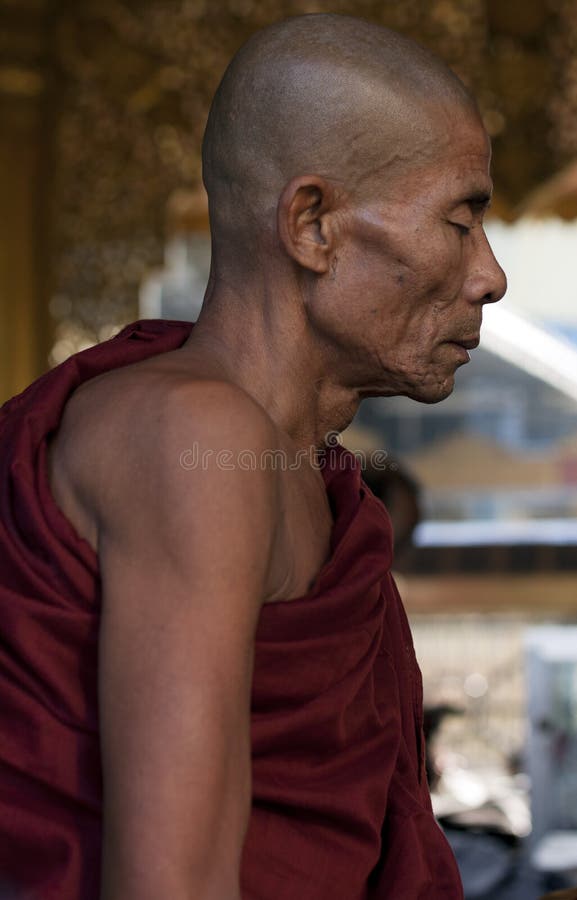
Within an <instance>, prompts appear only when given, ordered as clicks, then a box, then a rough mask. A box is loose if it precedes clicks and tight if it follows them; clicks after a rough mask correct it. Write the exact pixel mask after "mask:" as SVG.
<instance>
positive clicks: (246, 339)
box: [183, 278, 360, 450]
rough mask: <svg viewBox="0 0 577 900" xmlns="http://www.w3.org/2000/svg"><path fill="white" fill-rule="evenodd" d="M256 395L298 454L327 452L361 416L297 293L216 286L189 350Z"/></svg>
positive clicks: (211, 289) (187, 346)
mask: <svg viewBox="0 0 577 900" xmlns="http://www.w3.org/2000/svg"><path fill="white" fill-rule="evenodd" d="M183 349H184V350H185V351H186V352H190V353H193V354H194V355H195V358H196V359H202V361H203V363H204V362H205V361H206V365H207V367H209V370H210V371H214V370H215V368H216V370H217V372H218V373H220V374H221V377H224V378H226V379H227V380H229V381H231V382H233V383H234V384H236V385H238V386H239V387H241V388H242V389H243V390H245V391H246V392H247V393H248V394H250V395H251V396H252V397H253V398H254V399H255V400H256V401H257V402H258V403H260V405H261V406H262V407H263V408H264V409H266V411H267V412H268V414H269V415H270V417H271V418H272V419H273V421H274V422H275V424H276V425H277V426H278V427H279V428H280V429H281V430H282V431H284V432H285V433H286V434H288V435H289V436H290V438H291V439H292V441H293V442H294V444H295V446H297V447H298V448H303V449H305V448H306V449H307V450H308V449H309V448H310V447H322V446H323V445H324V443H325V439H326V435H327V434H328V433H329V432H335V431H336V432H340V431H342V430H343V429H344V428H346V426H347V425H348V424H349V423H350V422H351V420H352V418H353V416H354V415H355V413H356V411H357V408H358V405H359V402H360V400H359V397H358V394H357V392H356V391H355V390H354V389H353V388H349V387H346V386H345V385H343V384H340V383H339V382H338V381H337V380H336V379H335V375H334V373H335V371H336V370H337V369H338V367H337V366H335V361H334V359H332V358H331V353H330V352H329V349H328V348H326V347H323V345H322V342H321V341H319V339H318V337H317V336H316V335H315V334H314V332H313V329H312V328H311V326H310V323H309V321H308V318H307V315H306V311H305V307H304V305H303V303H302V299H301V297H300V295H299V293H298V291H297V290H292V291H291V290H290V289H285V290H283V289H282V288H280V289H279V287H278V283H276V284H275V288H274V290H273V289H272V286H271V288H270V289H269V287H268V285H266V283H264V285H263V284H262V283H261V284H260V285H259V287H256V286H255V285H254V284H253V285H251V286H250V288H249V287H248V286H247V285H246V282H245V283H244V284H243V285H242V287H240V288H237V287H234V286H233V285H232V283H231V282H230V281H229V282H226V283H225V282H222V281H220V282H219V281H218V280H217V279H216V278H213V279H211V284H210V286H209V290H208V293H207V297H206V299H205V303H204V305H203V308H202V311H201V313H200V316H199V319H198V322H197V324H196V326H195V327H194V329H193V331H192V334H191V335H190V337H189V339H188V341H187V342H186V344H185V345H184V348H183Z"/></svg>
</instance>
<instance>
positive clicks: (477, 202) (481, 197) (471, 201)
mask: <svg viewBox="0 0 577 900" xmlns="http://www.w3.org/2000/svg"><path fill="white" fill-rule="evenodd" d="M463 203H465V204H466V205H467V206H469V207H470V208H471V209H472V210H473V211H474V212H480V211H482V210H485V209H488V208H489V207H490V205H491V194H490V193H488V192H487V191H474V192H473V193H472V194H468V195H467V196H466V197H463V199H462V200H461V201H460V202H459V204H458V205H461V204H463Z"/></svg>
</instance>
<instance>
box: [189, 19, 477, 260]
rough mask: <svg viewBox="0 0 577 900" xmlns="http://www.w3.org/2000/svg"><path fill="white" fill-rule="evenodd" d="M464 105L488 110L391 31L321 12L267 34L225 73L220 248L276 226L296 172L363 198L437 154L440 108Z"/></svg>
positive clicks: (209, 174) (216, 142) (217, 209)
mask: <svg viewBox="0 0 577 900" xmlns="http://www.w3.org/2000/svg"><path fill="white" fill-rule="evenodd" d="M454 104H459V105H460V106H461V107H462V106H465V107H467V108H468V109H469V110H470V111H471V112H472V113H473V114H474V115H475V116H478V113H477V111H476V106H475V102H474V100H473V99H472V97H471V96H470V94H469V93H468V91H467V90H466V88H465V86H464V85H463V84H462V82H461V81H460V80H459V79H458V78H457V76H456V75H455V74H454V73H453V72H452V71H451V70H450V69H449V68H448V67H447V66H446V65H445V64H444V63H443V62H442V61H441V60H440V59H439V58H437V57H436V56H434V55H433V54H432V53H430V52H429V51H427V50H426V49H424V48H423V47H421V46H419V45H418V44H416V43H415V42H414V41H412V40H410V39H409V38H406V37H404V36H402V35H400V34H398V33H396V32H393V31H390V30H389V29H386V28H383V27H380V26H377V25H373V24H371V23H369V22H366V21H364V20H361V19H356V18H352V17H349V16H340V15H328V14H321V15H307V16H298V17H295V18H292V19H288V20H285V21H283V22H279V23H276V24H274V25H272V26H270V27H268V28H265V29H263V30H262V31H259V32H257V33H256V34H255V35H254V36H253V37H251V38H250V40H249V41H248V42H247V43H246V44H245V45H244V46H243V47H242V48H241V49H240V50H239V52H238V53H237V54H236V56H235V57H234V58H233V60H232V62H231V63H230V65H229V67H228V69H227V70H226V72H225V75H224V77H223V79H222V81H221V83H220V86H219V88H218V90H217V92H216V95H215V98H214V101H213V104H212V108H211V111H210V115H209V118H208V123H207V127H206V132H205V137H204V142H203V179H204V183H205V186H206V189H207V192H208V196H209V202H210V212H211V228H212V232H213V239H214V245H215V247H214V249H215V251H216V252H217V254H218V251H219V247H222V248H224V247H226V245H228V246H229V247H232V246H233V245H234V246H235V247H236V248H238V249H239V250H240V249H241V248H242V249H243V250H246V249H247V244H248V243H249V242H250V244H252V240H253V239H254V237H255V236H256V235H259V237H262V235H264V234H265V233H266V232H270V230H271V229H273V228H274V223H275V214H276V208H277V204H278V200H279V196H280V194H281V192H282V190H283V188H284V186H285V185H286V184H287V182H289V181H290V179H292V178H295V177H296V176H299V175H305V174H315V175H319V176H322V177H323V178H326V179H327V181H329V182H331V183H332V184H333V185H335V186H337V187H338V188H340V189H342V190H344V191H345V192H346V193H347V194H349V195H355V194H356V195H359V196H360V195H362V194H363V193H365V192H366V191H367V190H368V191H370V189H371V184H372V182H373V181H374V180H375V178H376V177H381V176H382V175H383V174H384V172H385V170H392V169H393V168H394V167H397V166H399V165H403V164H407V163H409V164H410V163H411V161H413V160H415V159H418V158H421V157H423V156H424V155H425V156H426V155H427V153H428V152H434V147H433V144H434V138H433V136H432V134H431V130H432V125H433V122H434V118H435V112H436V110H438V109H440V108H441V107H445V109H446V108H448V107H451V106H453V105H454Z"/></svg>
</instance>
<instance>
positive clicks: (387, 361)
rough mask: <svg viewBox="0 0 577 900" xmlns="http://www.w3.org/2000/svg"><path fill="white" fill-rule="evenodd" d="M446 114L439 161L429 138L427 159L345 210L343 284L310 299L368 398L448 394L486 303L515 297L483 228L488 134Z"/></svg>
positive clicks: (319, 326) (439, 132)
mask: <svg viewBox="0 0 577 900" xmlns="http://www.w3.org/2000/svg"><path fill="white" fill-rule="evenodd" d="M450 113H451V114H450ZM435 117H436V122H437V124H436V126H435V131H436V142H435V145H434V153H433V158H430V156H431V149H432V148H431V145H430V143H429V145H428V153H427V155H426V158H425V159H423V160H422V162H419V163H417V164H414V163H413V164H409V165H407V166H406V167H403V168H402V169H401V171H400V172H399V173H398V174H397V176H396V177H395V178H393V179H392V180H391V179H390V178H389V179H385V178H383V181H384V184H383V185H382V187H380V185H379V183H378V181H377V182H376V183H375V186H374V188H375V196H374V198H373V199H372V200H370V201H368V202H366V203H362V204H358V205H353V206H352V208H351V209H349V210H347V211H345V212H344V213H343V216H342V248H343V249H342V250H341V251H340V253H338V252H337V254H336V257H337V258H336V261H333V264H332V265H333V278H332V281H330V282H327V285H326V290H318V291H317V293H316V294H315V295H314V296H313V297H312V298H311V301H310V307H309V314H310V318H311V322H312V324H313V326H314V327H315V329H316V330H318V332H319V334H320V335H322V336H323V338H324V339H325V340H329V341H330V342H331V343H333V344H334V347H335V350H336V348H337V347H338V348H339V349H340V353H339V357H340V358H339V362H338V368H339V369H340V371H341V373H342V377H343V379H346V380H347V381H348V382H349V383H350V384H351V386H353V385H355V386H356V387H357V388H358V390H359V393H360V395H361V396H368V395H392V394H403V395H406V396H409V397H412V398H414V399H415V400H420V401H424V402H427V403H434V402H437V401H439V400H442V399H444V398H445V397H447V396H448V395H449V394H450V393H451V391H452V389H453V386H454V376H455V371H456V369H457V368H458V367H459V366H461V365H463V364H464V363H465V362H467V361H468V353H467V352H466V349H472V347H474V346H476V343H477V341H478V337H479V330H480V327H481V319H482V309H483V305H484V303H487V302H495V301H497V300H499V299H500V298H501V297H502V296H503V294H504V292H505V288H506V281H505V276H504V273H503V271H502V270H501V268H500V266H499V265H498V263H497V262H496V260H495V258H494V256H493V253H492V251H491V249H490V247H489V244H488V242H487V239H486V236H485V234H484V231H483V214H484V212H485V208H486V206H487V204H488V202H489V198H490V194H491V179H490V176H489V164H490V146H489V141H488V138H487V135H486V133H485V131H484V129H483V127H482V125H481V123H480V121H479V120H478V119H477V118H476V117H475V116H473V115H472V114H471V113H470V112H468V111H463V112H462V113H461V114H460V115H458V116H455V110H452V111H449V110H447V111H446V113H445V116H442V115H440V111H439V110H436V112H435ZM463 344H465V345H466V348H464V347H463V346H462V345H463ZM337 352H338V351H337ZM345 372H346V375H345Z"/></svg>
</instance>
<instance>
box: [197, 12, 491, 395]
mask: <svg viewBox="0 0 577 900" xmlns="http://www.w3.org/2000/svg"><path fill="white" fill-rule="evenodd" d="M489 158H490V150H489V142H488V139H487V136H486V133H485V131H484V128H483V126H482V123H481V120H480V117H479V113H478V111H477V108H476V106H475V103H474V101H473V100H472V98H471V97H470V95H469V93H468V92H467V90H466V89H465V87H464V86H463V85H462V83H461V82H460V81H459V79H458V78H457V77H456V76H455V75H454V73H452V72H451V71H450V69H448V68H447V67H446V66H445V64H444V63H443V62H442V61H441V60H439V59H437V58H436V57H435V56H434V55H432V54H430V53H429V52H428V51H426V50H424V49H423V48H422V47H420V46H419V45H417V44H415V43H414V42H413V41H411V40H409V39H408V38H405V37H403V36H401V35H399V34H396V33H395V32H391V31H389V30H388V29H385V28H381V27H378V26H375V25H371V24H369V23H368V22H364V21H362V20H358V19H354V18H350V17H348V16H336V15H311V16H301V17H296V18H294V19H289V20H287V21H284V22H280V23H278V24H275V25H273V26H271V27H269V28H266V29H264V30H263V31H261V32H258V33H257V34H256V35H255V36H253V37H252V38H251V39H250V40H249V41H248V42H247V44H245V46H244V47H243V48H242V49H241V50H240V51H239V53H238V54H237V56H236V57H235V58H234V59H233V61H232V63H231V64H230V66H229V68H228V70H227V72H226V73H225V76H224V78H223V80H222V82H221V85H220V87H219V89H218V91H217V94H216V96H215V100H214V103H213V106H212V109H211V113H210V116H209V121H208V124H207V129H206V134H205V140H204V144H203V175H204V180H205V185H206V187H207V191H208V195H209V203H210V212H211V228H212V232H213V244H214V246H213V254H214V270H215V275H216V278H218V277H219V274H220V276H221V277H230V276H231V275H236V276H237V277H238V276H241V275H245V276H246V277H250V276H252V277H253V278H254V276H255V274H258V273H259V271H264V270H265V269H267V270H269V271H270V269H271V266H272V267H273V269H274V272H275V276H276V278H277V279H278V281H279V289H281V288H284V287H285V286H286V282H287V280H290V279H292V280H293V284H294V285H295V286H298V292H299V295H300V298H301V300H302V306H303V310H304V313H305V315H306V317H307V319H308V322H309V325H310V328H311V329H312V330H313V332H314V333H315V335H316V336H317V338H318V347H319V353H321V352H322V353H324V354H325V356H326V359H327V361H328V362H332V363H333V364H334V365H335V367H336V371H337V372H338V373H339V375H340V377H342V379H343V382H344V383H345V384H346V385H347V386H348V387H351V388H353V389H355V390H356V391H357V392H358V394H359V396H367V395H370V394H381V395H383V394H396V393H401V394H407V395H408V396H413V397H415V398H416V399H420V400H424V401H427V402H434V401H436V400H439V399H442V398H443V397H444V396H446V395H447V394H448V393H450V390H451V389H452V386H453V376H454V372H455V369H456V368H457V366H458V365H460V364H462V362H463V361H465V353H464V350H463V348H462V347H459V346H457V345H458V344H459V343H460V342H461V343H463V342H465V343H467V344H470V345H472V344H473V343H474V341H475V339H476V337H477V335H478V331H479V327H480V320H481V307H482V304H483V303H484V302H489V301H491V300H496V299H499V297H500V296H501V295H502V293H503V291H504V279H503V275H502V272H501V271H500V269H499V268H498V266H497V265H496V263H495V261H494V258H493V257H492V254H491V252H490V249H489V247H488V245H487V244H486V239H485V238H484V235H483V233H482V227H481V219H482V213H483V211H484V209H485V207H486V205H487V203H488V199H489V196H490V190H491V183H490V179H489V172H488V170H489ZM466 229H470V231H468V232H467V233H465V230H466ZM281 282H282V283H281ZM293 293H294V292H293Z"/></svg>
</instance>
